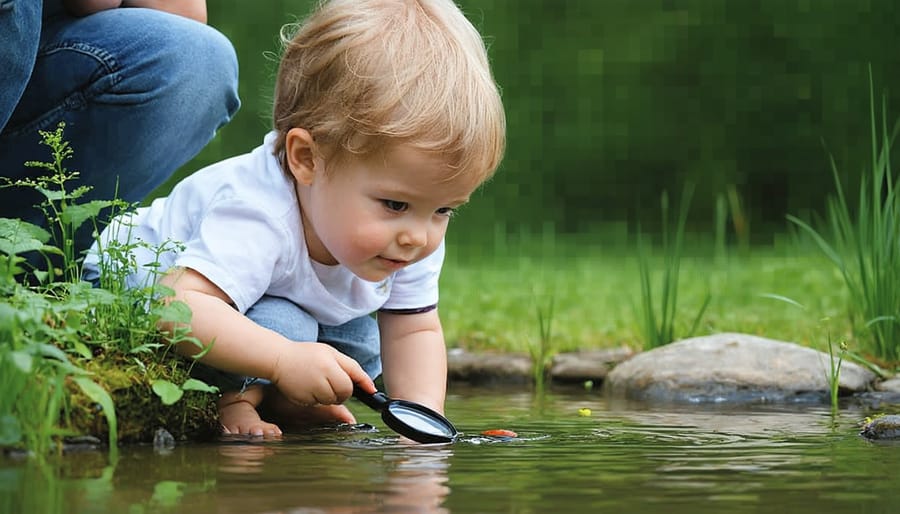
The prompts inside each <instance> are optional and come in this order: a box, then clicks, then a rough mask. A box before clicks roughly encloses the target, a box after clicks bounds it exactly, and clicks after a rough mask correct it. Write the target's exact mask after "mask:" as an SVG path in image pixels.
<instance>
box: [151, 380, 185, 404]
mask: <svg viewBox="0 0 900 514" xmlns="http://www.w3.org/2000/svg"><path fill="white" fill-rule="evenodd" d="M151 387H152V388H153V392H154V393H156V396H159V399H160V400H162V402H163V405H172V404H174V403H175V402H177V401H178V400H180V399H181V397H182V395H184V391H183V390H182V389H181V388H180V387H178V386H177V385H175V384H173V383H172V382H169V381H168V380H162V379H159V380H154V381H153V384H152V385H151Z"/></svg>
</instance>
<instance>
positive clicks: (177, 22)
mask: <svg viewBox="0 0 900 514" xmlns="http://www.w3.org/2000/svg"><path fill="white" fill-rule="evenodd" d="M126 11H127V10H126ZM144 11H146V10H144ZM144 14H145V15H147V19H148V21H149V23H150V24H151V27H156V28H155V30H152V31H146V32H144V34H145V35H146V37H149V38H151V39H152V41H150V42H149V44H151V45H155V47H156V55H155V59H152V60H150V61H149V63H146V64H145V63H137V70H138V73H140V72H143V73H142V74H141V76H140V77H138V78H137V80H136V81H135V83H132V84H131V86H130V87H138V88H139V87H141V86H142V85H146V86H147V87H148V89H150V90H151V93H152V92H158V93H159V94H158V95H157V98H159V99H160V101H162V102H167V105H165V106H162V107H161V108H163V109H170V110H171V116H172V117H173V118H174V119H178V118H179V116H180V117H182V120H181V121H182V122H183V123H184V125H182V128H188V127H191V126H192V124H196V125H198V126H201V127H200V129H201V130H204V131H209V132H210V137H211V134H212V132H215V130H216V129H218V128H219V127H221V126H222V125H224V124H225V123H227V122H228V120H230V119H231V117H232V116H233V115H234V114H235V112H237V110H238V108H239V107H240V100H239V98H238V62H237V55H236V54H235V51H234V46H233V45H232V44H231V42H230V41H229V40H228V38H227V37H225V36H224V35H223V34H222V33H220V32H219V31H217V30H216V29H214V28H213V27H210V26H208V25H204V24H202V23H199V22H195V21H194V20H189V19H186V18H182V17H180V16H175V15H169V14H167V13H158V12H153V13H146V12H145V13H144ZM160 72H162V73H160ZM125 87H129V86H125Z"/></svg>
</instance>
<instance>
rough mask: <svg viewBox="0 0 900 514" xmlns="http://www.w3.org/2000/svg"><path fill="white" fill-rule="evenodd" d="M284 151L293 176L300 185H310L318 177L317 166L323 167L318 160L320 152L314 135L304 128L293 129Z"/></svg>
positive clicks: (285, 142)
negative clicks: (317, 156)
mask: <svg viewBox="0 0 900 514" xmlns="http://www.w3.org/2000/svg"><path fill="white" fill-rule="evenodd" d="M284 151H285V156H286V157H287V159H286V161H287V165H288V168H290V172H291V175H293V177H294V180H296V181H297V183H298V184H304V185H307V186H308V185H310V184H312V182H313V178H314V177H315V175H316V171H322V170H320V169H317V168H316V166H317V165H318V166H321V165H322V164H321V161H318V163H317V159H316V155H318V151H317V149H316V142H315V141H313V138H312V134H310V133H309V131H308V130H306V129H302V128H292V129H291V130H289V131H288V133H287V135H286V136H285V139H284Z"/></svg>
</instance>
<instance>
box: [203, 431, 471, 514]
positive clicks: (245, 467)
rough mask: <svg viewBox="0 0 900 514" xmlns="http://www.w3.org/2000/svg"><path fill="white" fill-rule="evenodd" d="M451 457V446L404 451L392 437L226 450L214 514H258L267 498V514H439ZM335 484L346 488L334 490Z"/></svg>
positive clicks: (295, 440) (292, 441)
mask: <svg viewBox="0 0 900 514" xmlns="http://www.w3.org/2000/svg"><path fill="white" fill-rule="evenodd" d="M452 455H453V451H452V448H451V446H449V445H416V444H406V443H403V442H401V441H400V439H399V438H396V437H391V438H373V437H365V438H350V439H347V440H345V441H340V442H335V441H331V442H325V443H323V442H321V441H318V442H317V441H313V440H311V439H308V438H293V439H292V438H291V437H287V438H285V439H284V440H282V441H280V442H277V443H272V442H259V443H252V442H247V443H244V444H240V443H231V444H223V445H222V446H220V447H219V449H218V457H219V466H218V470H219V478H218V487H217V496H218V502H217V509H216V512H222V513H232V512H234V513H240V514H246V513H247V512H260V511H259V510H258V509H259V507H260V497H265V505H267V508H266V510H265V511H264V512H266V513H282V512H285V513H286V512H298V511H300V512H317V513H328V514H340V513H348V512H352V513H367V512H422V513H435V514H443V513H447V510H446V509H444V508H443V507H442V504H443V503H444V500H445V498H446V497H447V495H448V494H449V492H450V488H449V487H448V485H447V482H448V477H447V470H448V468H449V459H450V458H451V457H452ZM339 482H342V483H344V484H345V486H344V487H335V484H336V483H339ZM248 484H251V486H252V489H253V492H252V494H248V492H247V485H248ZM311 509H312V510H311Z"/></svg>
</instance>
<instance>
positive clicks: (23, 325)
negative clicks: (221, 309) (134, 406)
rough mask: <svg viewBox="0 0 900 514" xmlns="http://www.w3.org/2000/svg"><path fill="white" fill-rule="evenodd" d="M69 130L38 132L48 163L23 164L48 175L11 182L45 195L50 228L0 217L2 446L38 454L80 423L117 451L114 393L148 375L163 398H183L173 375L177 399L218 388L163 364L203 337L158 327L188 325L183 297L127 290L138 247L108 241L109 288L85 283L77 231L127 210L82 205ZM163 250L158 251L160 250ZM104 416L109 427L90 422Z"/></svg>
mask: <svg viewBox="0 0 900 514" xmlns="http://www.w3.org/2000/svg"><path fill="white" fill-rule="evenodd" d="M63 128H64V125H63V124H60V125H59V127H57V129H56V130H55V131H51V132H45V131H42V132H41V136H42V141H43V143H44V144H45V145H46V146H47V147H48V148H49V149H50V152H51V155H52V158H51V160H50V162H47V163H35V162H32V163H28V165H29V166H31V167H33V168H38V169H40V170H43V171H44V172H45V175H44V176H41V177H37V178H27V179H22V180H16V181H10V180H6V181H5V184H4V186H5V187H10V186H19V187H23V186H24V187H31V188H34V189H36V190H38V191H40V192H41V193H42V194H43V196H44V199H45V200H44V202H43V203H42V204H41V206H40V208H41V209H42V210H43V212H44V214H45V215H46V216H47V221H48V225H49V226H50V227H51V229H50V230H49V231H48V230H44V229H43V228H40V227H37V226H35V225H32V224H29V223H26V222H24V221H22V220H18V219H8V218H0V291H2V299H0V390H2V391H3V392H4V394H3V395H2V396H0V447H13V446H22V447H24V448H26V449H28V450H31V451H33V452H34V453H35V454H37V455H41V454H45V453H47V452H48V451H49V450H50V449H51V448H54V447H58V445H57V444H56V441H58V440H59V439H60V438H63V437H65V436H68V435H76V434H78V433H83V430H84V428H85V427H84V426H83V425H80V423H83V422H87V423H91V424H92V426H93V427H94V428H95V429H96V430H105V431H106V432H107V433H108V442H109V446H110V448H111V450H112V451H115V447H116V444H117V441H118V433H119V429H120V428H121V423H120V421H121V420H120V419H119V416H118V410H117V407H121V406H122V405H116V394H118V393H116V392H115V390H116V389H117V388H120V387H131V386H133V385H134V384H139V383H141V382H142V381H143V382H145V383H147V384H148V387H147V389H146V390H145V391H149V390H150V389H151V387H150V386H149V383H150V382H154V383H158V384H162V385H161V386H159V387H161V394H159V398H160V399H161V400H162V404H163V405H169V404H171V403H174V402H175V401H177V400H178V399H179V398H180V397H181V395H178V397H179V398H174V397H173V396H172V395H171V394H170V393H169V391H168V389H169V388H168V387H167V386H166V385H165V384H166V383H167V382H168V383H170V384H171V385H172V386H173V387H176V388H178V390H179V391H181V393H182V394H184V392H185V391H210V390H212V388H211V387H210V386H207V385H206V384H203V383H202V382H200V381H197V380H194V379H189V378H188V379H184V378H182V377H184V376H185V375H186V372H185V371H184V370H183V369H182V368H183V367H184V364H183V363H182V361H180V360H177V359H171V360H169V361H168V363H167V364H166V365H160V364H159V363H160V362H163V358H164V357H165V356H166V354H167V352H168V350H169V348H170V346H171V344H173V343H177V342H182V341H191V342H193V343H194V344H199V342H198V341H196V340H193V339H192V338H190V337H189V336H188V334H187V329H186V328H185V329H184V330H183V331H180V332H176V334H175V335H174V336H173V337H172V338H171V339H170V340H168V341H167V340H166V339H164V338H163V337H162V335H161V333H160V331H159V330H158V329H157V325H158V324H159V323H160V322H161V321H173V322H174V323H179V324H182V325H185V324H186V323H187V322H189V321H190V309H188V308H187V306H186V305H185V304H181V303H179V302H171V303H168V304H164V303H163V302H161V301H159V299H160V298H163V297H165V296H168V295H169V294H170V293H171V292H170V291H169V292H167V291H166V290H165V288H162V287H161V286H157V285H155V284H150V285H147V287H145V288H136V289H132V288H126V287H124V285H122V284H124V277H125V275H126V274H127V273H128V272H129V271H130V270H133V269H134V267H133V266H134V263H133V261H132V260H131V258H130V255H131V252H130V250H132V249H134V246H131V247H129V246H128V245H117V244H113V245H111V246H110V247H109V248H103V249H102V251H101V255H103V258H101V259H100V265H101V268H102V270H103V273H102V277H104V278H102V280H101V282H103V284H101V285H105V286H106V287H94V285H93V284H91V283H89V282H85V281H83V280H81V275H82V263H83V257H81V256H78V255H75V251H74V245H73V238H74V234H75V231H76V230H78V228H79V227H81V226H82V225H83V224H84V223H92V224H93V228H94V232H95V234H96V233H97V232H99V227H98V220H97V217H98V216H99V215H100V212H101V211H102V210H104V209H106V208H107V207H109V208H112V210H113V213H114V214H115V213H119V212H122V211H123V210H124V209H126V208H127V206H126V205H125V204H124V203H122V202H120V201H91V202H81V198H82V197H83V195H84V194H85V193H86V192H87V191H88V190H89V188H87V187H85V186H80V187H76V188H74V189H70V188H69V187H68V183H69V182H70V181H73V180H76V179H77V177H78V174H77V172H70V171H68V170H67V169H66V168H65V166H64V161H65V160H66V159H68V158H69V157H71V155H72V150H71V148H70V147H69V146H68V143H66V142H65V141H64V140H63V138H62V132H63ZM98 244H99V243H98ZM165 249H166V248H161V249H157V250H155V251H157V252H158V253H157V256H158V255H159V254H160V253H161V252H162V251H164V250H165ZM35 254H36V255H39V256H41V257H42V258H43V259H44V261H45V262H46V264H47V269H40V268H39V267H38V266H36V265H35V264H33V262H32V261H31V260H30V259H28V258H26V255H35ZM37 262H40V258H39V259H38V260H37ZM56 265H59V268H56V267H55V266H56ZM114 375H115V377H114ZM117 377H118V378H117ZM176 377H177V378H176ZM170 379H174V380H175V382H172V381H171V380H170ZM116 381H118V382H119V384H118V385H116V384H114V382H116ZM176 383H182V385H175V384H176ZM155 389H156V388H154V390H155ZM142 394H143V395H144V396H146V393H142ZM148 398H152V396H148ZM127 407H131V405H127ZM144 410H145V411H146V410H148V409H144ZM98 412H99V413H102V416H103V418H102V419H104V420H105V423H106V426H105V429H103V428H100V426H99V425H98V424H97V423H96V421H94V420H95V418H96V417H97V416H96V415H97V413H98Z"/></svg>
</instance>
